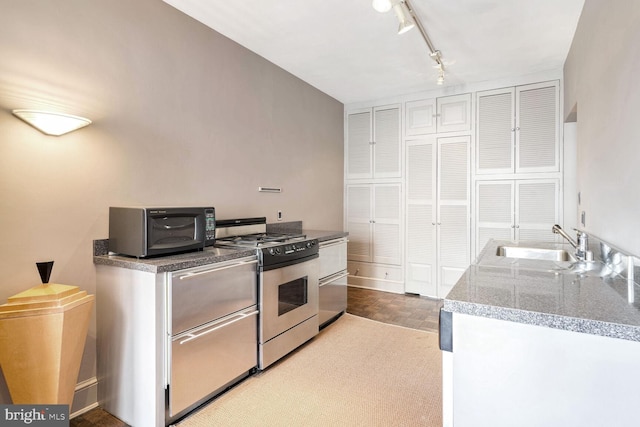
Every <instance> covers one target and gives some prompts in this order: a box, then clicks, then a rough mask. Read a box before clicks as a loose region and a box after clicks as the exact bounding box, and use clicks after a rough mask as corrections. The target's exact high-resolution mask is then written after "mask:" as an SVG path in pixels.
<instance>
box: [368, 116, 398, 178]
mask: <svg viewBox="0 0 640 427" xmlns="http://www.w3.org/2000/svg"><path fill="white" fill-rule="evenodd" d="M373 140H374V142H375V144H374V150H373V165H374V166H373V175H374V177H376V178H397V177H400V147H401V145H400V107H393V108H380V109H377V108H376V109H374V119H373Z"/></svg>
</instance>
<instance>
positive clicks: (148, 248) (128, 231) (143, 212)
mask: <svg viewBox="0 0 640 427" xmlns="http://www.w3.org/2000/svg"><path fill="white" fill-rule="evenodd" d="M215 228H216V216H215V209H214V208H212V207H200V208H179V207H172V208H148V207H110V208H109V251H110V252H113V253H116V254H120V255H128V256H135V257H138V258H145V257H150V256H156V255H169V254H175V253H179V252H187V251H193V250H202V249H204V248H205V247H206V246H211V245H213V244H214V243H215Z"/></svg>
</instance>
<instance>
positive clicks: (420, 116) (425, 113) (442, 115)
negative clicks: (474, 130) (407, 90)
mask: <svg viewBox="0 0 640 427" xmlns="http://www.w3.org/2000/svg"><path fill="white" fill-rule="evenodd" d="M470 130H471V94H470V93H466V94H463V95H455V96H445V97H442V98H437V99H435V98H433V99H422V100H419V101H410V102H407V103H406V104H405V135H406V136H416V135H429V134H433V133H442V132H458V131H470Z"/></svg>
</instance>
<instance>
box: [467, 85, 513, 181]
mask: <svg viewBox="0 0 640 427" xmlns="http://www.w3.org/2000/svg"><path fill="white" fill-rule="evenodd" d="M477 99H478V101H477V105H478V107H477V108H478V120H477V122H476V127H477V135H478V141H477V147H478V151H477V161H476V172H477V173H479V174H481V173H511V172H513V170H514V108H515V95H514V90H513V89H507V90H497V91H487V92H480V93H478V98H477Z"/></svg>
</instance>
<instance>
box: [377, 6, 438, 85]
mask: <svg viewBox="0 0 640 427" xmlns="http://www.w3.org/2000/svg"><path fill="white" fill-rule="evenodd" d="M372 6H373V8H374V9H375V10H377V11H378V12H382V13H384V12H388V11H389V10H391V9H392V8H393V11H394V12H395V14H396V17H397V18H398V21H399V22H400V27H399V28H398V34H402V33H406V32H407V31H409V30H410V29H412V28H413V27H417V28H418V31H420V35H421V36H422V38H423V40H424V41H425V43H426V44H427V47H428V48H429V52H430V53H429V56H430V57H431V59H433V60H434V61H435V62H436V68H437V69H438V79H437V80H436V83H438V84H439V85H443V84H444V63H443V62H442V54H441V53H440V51H439V50H437V49H436V48H435V47H434V46H433V43H431V39H429V36H428V35H427V32H426V31H425V29H424V27H423V26H422V23H421V22H420V20H419V19H418V17H417V16H416V13H415V11H414V9H413V7H412V6H411V3H409V0H373V4H372Z"/></svg>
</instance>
